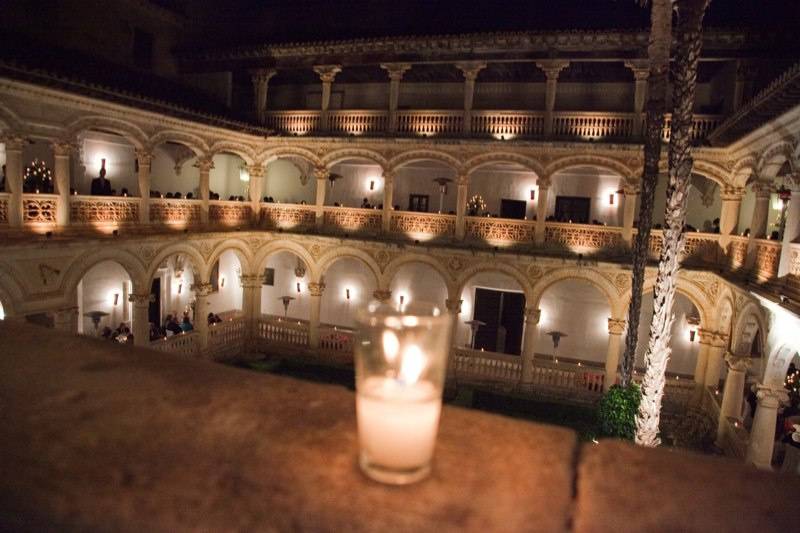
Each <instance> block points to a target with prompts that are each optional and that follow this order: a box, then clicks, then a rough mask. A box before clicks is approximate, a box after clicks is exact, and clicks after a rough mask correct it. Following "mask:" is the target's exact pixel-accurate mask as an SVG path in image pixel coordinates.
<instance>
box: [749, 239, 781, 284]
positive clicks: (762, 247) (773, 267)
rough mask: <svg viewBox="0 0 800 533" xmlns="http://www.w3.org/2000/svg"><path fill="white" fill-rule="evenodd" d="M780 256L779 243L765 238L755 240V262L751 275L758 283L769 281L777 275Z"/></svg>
mask: <svg viewBox="0 0 800 533" xmlns="http://www.w3.org/2000/svg"><path fill="white" fill-rule="evenodd" d="M780 258H781V243H780V242H778V241H769V240H766V239H758V240H756V262H755V268H754V271H753V275H754V277H755V279H756V281H758V282H759V283H764V282H767V281H771V280H773V279H775V278H776V277H777V276H778V263H779V262H780Z"/></svg>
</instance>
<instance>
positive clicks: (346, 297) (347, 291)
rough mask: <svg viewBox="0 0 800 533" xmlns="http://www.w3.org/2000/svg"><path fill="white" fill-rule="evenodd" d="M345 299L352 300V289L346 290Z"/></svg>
mask: <svg viewBox="0 0 800 533" xmlns="http://www.w3.org/2000/svg"><path fill="white" fill-rule="evenodd" d="M344 297H345V299H346V300H350V289H349V288H347V289H345V290H344Z"/></svg>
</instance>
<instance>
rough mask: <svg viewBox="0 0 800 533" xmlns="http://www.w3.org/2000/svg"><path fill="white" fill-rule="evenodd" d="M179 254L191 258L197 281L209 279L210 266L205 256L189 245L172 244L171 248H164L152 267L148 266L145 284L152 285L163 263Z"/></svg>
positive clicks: (155, 258) (153, 261)
mask: <svg viewBox="0 0 800 533" xmlns="http://www.w3.org/2000/svg"><path fill="white" fill-rule="evenodd" d="M177 254H183V255H186V256H187V257H188V258H189V260H190V261H191V263H192V267H193V270H194V275H195V279H207V278H208V275H209V272H208V270H209V268H208V264H207V263H206V261H205V259H203V256H202V255H200V252H199V251H197V249H196V248H195V247H193V246H191V245H189V244H187V243H177V244H170V245H169V246H166V247H165V248H162V249H161V251H160V252H159V253H158V254H156V256H155V257H154V258H153V259H152V260H151V261H150V265H149V266H148V268H147V273H146V275H145V282H146V283H148V284H149V283H151V282H152V281H153V278H154V277H155V275H156V272H157V271H158V268H159V266H160V265H161V263H163V262H164V261H166V260H167V259H169V258H170V257H172V256H173V255H177Z"/></svg>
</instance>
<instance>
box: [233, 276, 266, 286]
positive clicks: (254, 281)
mask: <svg viewBox="0 0 800 533" xmlns="http://www.w3.org/2000/svg"><path fill="white" fill-rule="evenodd" d="M261 282H262V279H261V274H240V275H239V285H241V287H242V288H243V289H257V288H260V287H261Z"/></svg>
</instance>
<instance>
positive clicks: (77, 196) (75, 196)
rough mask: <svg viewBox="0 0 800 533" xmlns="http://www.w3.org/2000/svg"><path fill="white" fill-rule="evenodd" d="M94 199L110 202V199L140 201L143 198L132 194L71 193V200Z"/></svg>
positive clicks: (83, 200)
mask: <svg viewBox="0 0 800 533" xmlns="http://www.w3.org/2000/svg"><path fill="white" fill-rule="evenodd" d="M92 200H97V201H103V202H108V201H117V202H138V201H139V200H141V198H140V197H139V196H131V195H130V194H129V195H128V196H122V195H117V196H99V195H96V194H71V195H70V196H69V201H70V202H91V201H92Z"/></svg>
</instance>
